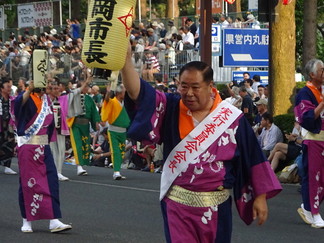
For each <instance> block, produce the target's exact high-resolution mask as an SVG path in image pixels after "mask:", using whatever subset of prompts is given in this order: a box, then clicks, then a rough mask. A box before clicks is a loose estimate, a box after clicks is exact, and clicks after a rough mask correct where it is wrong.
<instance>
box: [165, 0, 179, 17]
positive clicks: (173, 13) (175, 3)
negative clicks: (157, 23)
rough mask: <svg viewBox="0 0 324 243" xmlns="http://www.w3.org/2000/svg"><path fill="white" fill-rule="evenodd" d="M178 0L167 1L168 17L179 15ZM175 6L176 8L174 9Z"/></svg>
mask: <svg viewBox="0 0 324 243" xmlns="http://www.w3.org/2000/svg"><path fill="white" fill-rule="evenodd" d="M178 3H179V2H178V0H168V3H167V18H168V19H174V18H177V17H179V4H178ZM173 8H174V9H173Z"/></svg>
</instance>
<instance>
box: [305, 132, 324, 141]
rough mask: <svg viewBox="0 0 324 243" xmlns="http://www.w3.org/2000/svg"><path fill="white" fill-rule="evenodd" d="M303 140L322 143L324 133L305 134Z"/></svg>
mask: <svg viewBox="0 0 324 243" xmlns="http://www.w3.org/2000/svg"><path fill="white" fill-rule="evenodd" d="M304 140H315V141H324V131H321V132H320V133H318V134H316V133H311V132H307V133H306V135H305V137H304Z"/></svg>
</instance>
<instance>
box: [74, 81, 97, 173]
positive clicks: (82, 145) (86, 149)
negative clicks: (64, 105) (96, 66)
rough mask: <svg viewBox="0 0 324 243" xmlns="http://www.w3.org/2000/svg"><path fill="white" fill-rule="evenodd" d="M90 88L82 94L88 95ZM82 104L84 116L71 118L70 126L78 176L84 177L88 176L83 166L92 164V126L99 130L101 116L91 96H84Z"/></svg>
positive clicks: (86, 87) (86, 88) (85, 89)
mask: <svg viewBox="0 0 324 243" xmlns="http://www.w3.org/2000/svg"><path fill="white" fill-rule="evenodd" d="M84 82H85V81H84ZM80 86H81V84H80ZM88 88H89V87H88V86H85V88H84V89H83V90H81V91H82V93H86V92H87V90H88ZM80 104H81V107H82V109H83V112H82V114H81V115H78V116H76V117H72V118H70V119H69V120H68V124H69V127H70V138H71V145H72V149H73V154H74V158H75V163H76V164H77V175H80V176H82V175H87V174H88V173H87V171H86V170H85V169H83V167H82V166H83V165H89V164H90V153H91V146H90V144H91V139H90V124H91V127H92V129H93V130H99V122H100V115H99V113H98V110H97V107H96V104H95V103H94V101H93V99H92V98H91V97H90V96H89V95H87V94H84V95H82V97H81V102H80Z"/></svg>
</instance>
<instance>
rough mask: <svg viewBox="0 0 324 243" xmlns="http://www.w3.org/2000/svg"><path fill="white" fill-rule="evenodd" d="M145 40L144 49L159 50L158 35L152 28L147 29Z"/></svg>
mask: <svg viewBox="0 0 324 243" xmlns="http://www.w3.org/2000/svg"><path fill="white" fill-rule="evenodd" d="M147 36H148V38H147V42H146V45H145V50H149V51H155V52H157V51H158V50H159V48H158V47H159V37H158V36H157V35H156V34H155V33H154V30H153V29H152V28H148V29H147Z"/></svg>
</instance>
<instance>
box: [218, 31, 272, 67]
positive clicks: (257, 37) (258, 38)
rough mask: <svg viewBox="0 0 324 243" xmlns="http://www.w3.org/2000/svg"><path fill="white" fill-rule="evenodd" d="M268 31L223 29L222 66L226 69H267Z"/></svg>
mask: <svg viewBox="0 0 324 243" xmlns="http://www.w3.org/2000/svg"><path fill="white" fill-rule="evenodd" d="M268 47H269V30H268V29H224V32H223V65H224V66H225V67H226V66H227V67H268V66H269V49H268Z"/></svg>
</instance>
